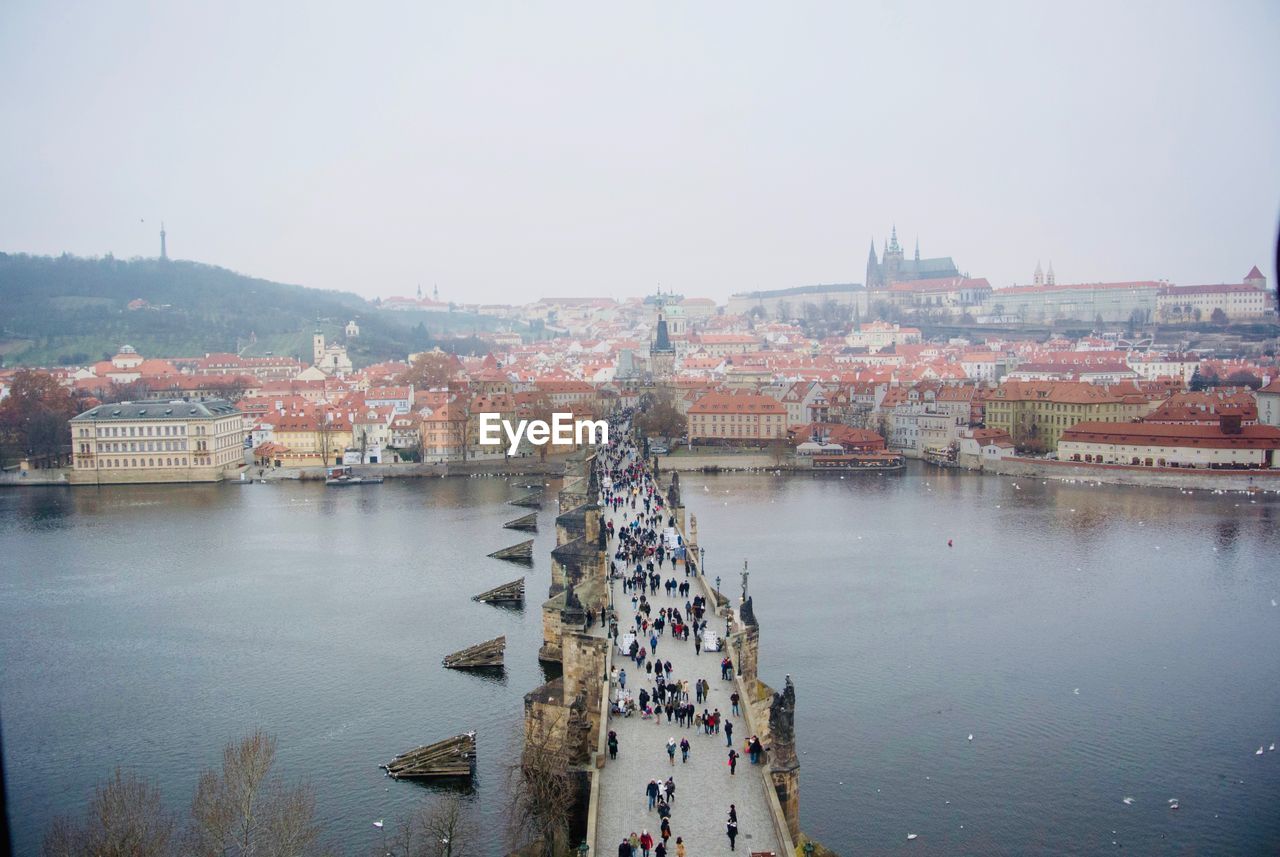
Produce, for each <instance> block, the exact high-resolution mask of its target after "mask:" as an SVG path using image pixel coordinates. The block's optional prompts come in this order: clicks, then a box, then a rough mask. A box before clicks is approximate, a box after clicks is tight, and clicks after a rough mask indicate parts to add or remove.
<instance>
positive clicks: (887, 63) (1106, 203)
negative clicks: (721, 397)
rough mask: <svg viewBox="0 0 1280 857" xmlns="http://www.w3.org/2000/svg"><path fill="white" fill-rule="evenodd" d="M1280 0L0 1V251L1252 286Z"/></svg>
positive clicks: (445, 288)
mask: <svg viewBox="0 0 1280 857" xmlns="http://www.w3.org/2000/svg"><path fill="white" fill-rule="evenodd" d="M1278 36H1280V5H1277V4H1275V3H1274V2H1232V3H1220V4H1211V3H1162V2H1161V3H1136V2H1134V3H1123V4H1110V3H1078V4H1068V5H1063V4H1054V5H1046V4H1029V3H1028V4H1023V3H981V4H973V3H966V4H950V3H898V2H885V3H869V4H856V5H855V4H846V3H806V4H801V5H796V6H785V5H778V4H764V3H747V4H744V3H703V4H695V5H691V6H672V5H661V4H659V5H640V6H636V5H631V6H626V7H619V6H608V5H605V6H601V5H599V4H585V3H584V4H564V3H559V4H509V5H508V4H484V5H476V4H466V3H456V4H408V3H406V4H398V5H392V4H378V5H376V6H375V7H374V8H372V9H370V8H365V7H363V6H353V5H350V4H316V3H302V2H295V3H272V4H259V3H248V2H244V3H219V4H196V3H165V4H155V3H143V2H117V3H110V4H80V5H71V4H61V5H58V6H55V7H51V6H50V5H49V4H47V3H42V2H32V0H10V2H8V3H5V4H3V6H2V7H0V79H3V80H4V81H5V86H3V87H0V115H3V116H4V120H5V127H6V131H7V133H5V134H4V135H3V136H2V137H0V199H3V201H4V202H3V205H0V250H3V251H5V252H27V253H38V254H58V253H62V252H69V253H73V254H77V255H86V256H94V255H101V254H106V253H108V252H110V253H113V254H115V255H116V256H117V257H121V258H128V257H133V256H153V255H156V254H157V252H158V238H157V234H158V231H159V228H160V223H161V221H162V220H163V221H164V222H165V225H166V227H167V230H168V236H169V238H168V240H169V244H168V251H169V254H170V255H171V256H172V257H175V258H181V259H194V260H199V261H203V262H208V263H212V264H217V265H222V266H225V267H229V268H232V269H235V270H238V271H242V272H245V273H248V274H252V275H255V276H260V277H265V278H269V279H274V280H279V281H284V282H293V283H301V284H304V285H308V286H316V287H323V288H336V289H346V290H351V291H355V292H357V293H359V294H361V295H364V296H367V297H374V296H387V295H394V294H411V293H413V290H414V289H415V288H416V286H418V285H419V284H420V285H421V286H422V287H423V288H424V289H430V288H432V287H433V286H438V287H439V289H440V294H441V296H442V298H443V299H446V300H466V301H491V302H511V303H520V302H524V301H527V300H532V299H534V298H536V297H538V296H540V295H552V294H555V295H588V294H607V295H613V296H618V297H621V296H626V295H637V294H642V293H649V292H652V291H653V289H654V288H655V286H656V285H657V284H661V285H662V287H663V288H664V289H667V288H669V289H673V290H676V291H678V292H682V293H685V294H690V295H699V296H705V297H711V298H715V299H717V300H721V301H723V300H724V299H725V298H726V297H727V296H728V295H729V294H730V293H732V292H737V291H744V290H749V289H759V288H783V287H788V286H796V285H802V284H807V283H818V282H828V283H829V282H861V281H862V279H863V271H864V267H865V264H866V259H867V250H868V244H869V242H870V241H871V240H872V239H874V240H875V242H876V247H877V249H880V248H881V247H882V246H883V243H882V242H883V241H884V239H885V238H887V237H888V233H889V230H890V228H891V227H892V226H893V225H894V224H896V225H897V229H898V237H899V240H900V241H901V242H902V244H903V246H904V247H905V248H906V252H907V253H908V254H910V253H912V251H913V249H914V246H915V243H916V240H917V238H918V240H919V245H920V250H921V253H922V254H923V255H925V256H951V257H953V258H954V259H955V261H956V264H957V266H958V267H959V269H960V270H961V271H962V272H968V273H971V274H972V275H973V276H975V277H987V278H988V279H989V280H990V282H991V284H992V285H993V286H995V287H997V288H999V287H1003V286H1008V285H1010V284H1012V283H1015V282H1017V283H1027V282H1030V280H1031V274H1032V270H1033V269H1034V267H1035V266H1036V263H1037V262H1038V261H1039V262H1042V263H1044V264H1048V263H1050V262H1052V264H1053V266H1054V268H1055V269H1056V272H1057V278H1058V281H1059V282H1063V283H1070V282H1082V281H1097V280H1110V281H1116V280H1131V279H1159V278H1167V279H1169V280H1173V281H1175V282H1178V283H1218V282H1239V280H1240V278H1241V277H1242V276H1243V275H1244V273H1245V272H1246V271H1247V270H1249V267H1250V266H1251V265H1255V264H1256V265H1258V266H1259V267H1260V269H1261V270H1263V271H1264V272H1265V273H1266V274H1267V276H1268V277H1270V278H1271V279H1272V281H1273V282H1274V277H1275V272H1274V270H1273V258H1274V242H1275V229H1276V223H1277V211H1278V209H1277V189H1278V188H1280V159H1277V158H1276V156H1275V153H1276V152H1278V151H1280V99H1278V98H1276V92H1275V82H1276V81H1277V80H1280V59H1278V58H1277V54H1276V52H1275V50H1274V48H1275V45H1276V44H1277V37H1278Z"/></svg>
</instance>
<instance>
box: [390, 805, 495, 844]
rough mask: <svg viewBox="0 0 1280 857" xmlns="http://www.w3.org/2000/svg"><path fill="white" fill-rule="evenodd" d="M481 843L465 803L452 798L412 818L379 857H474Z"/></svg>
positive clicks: (421, 809)
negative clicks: (477, 845) (384, 855)
mask: <svg viewBox="0 0 1280 857" xmlns="http://www.w3.org/2000/svg"><path fill="white" fill-rule="evenodd" d="M478 841H479V838H478V837H477V835H476V829H475V825H474V824H473V823H472V821H471V818H470V817H469V816H468V815H467V813H466V810H465V808H464V806H463V804H462V801H461V800H459V799H458V797H457V795H451V796H449V797H447V798H445V799H444V800H442V801H441V802H440V803H437V804H435V805H433V806H429V807H427V806H424V807H422V808H420V809H419V810H418V811H417V812H416V813H414V814H413V815H411V816H410V817H409V820H408V821H407V822H405V823H404V824H402V825H400V827H399V829H398V830H397V831H396V832H395V834H394V835H393V836H392V837H391V839H390V840H389V841H388V842H387V845H386V850H385V851H382V850H381V849H379V855H378V857H383V854H386V855H389V857H474V855H476V854H478V853H479V852H478V851H477V850H476V844H477V843H478Z"/></svg>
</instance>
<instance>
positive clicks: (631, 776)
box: [594, 458, 790, 857]
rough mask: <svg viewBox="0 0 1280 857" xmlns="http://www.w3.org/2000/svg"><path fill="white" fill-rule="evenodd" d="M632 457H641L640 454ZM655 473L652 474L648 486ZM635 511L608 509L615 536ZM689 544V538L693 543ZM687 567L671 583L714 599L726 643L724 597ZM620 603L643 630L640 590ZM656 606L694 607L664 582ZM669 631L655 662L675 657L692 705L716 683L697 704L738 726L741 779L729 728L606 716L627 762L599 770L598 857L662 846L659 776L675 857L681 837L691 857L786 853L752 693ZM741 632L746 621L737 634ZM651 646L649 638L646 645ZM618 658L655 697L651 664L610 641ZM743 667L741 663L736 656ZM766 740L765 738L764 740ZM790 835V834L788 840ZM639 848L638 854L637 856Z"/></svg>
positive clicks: (714, 659)
mask: <svg viewBox="0 0 1280 857" xmlns="http://www.w3.org/2000/svg"><path fill="white" fill-rule="evenodd" d="M631 460H634V458H632V459H631ZM650 478H651V477H650V476H649V474H648V473H647V472H646V480H649V479H650ZM634 515H635V513H634V512H633V511H632V510H630V509H629V508H627V507H626V506H625V505H624V507H623V508H622V509H620V510H617V511H614V510H611V509H610V510H609V511H607V512H606V519H607V520H611V521H612V522H613V525H614V528H615V531H617V530H620V529H621V528H623V527H625V526H626V525H627V523H628V516H630V518H634ZM685 542H686V544H688V539H687V538H686V539H685ZM616 549H617V540H616V536H615V537H613V538H611V539H610V541H609V555H610V556H611V557H612V555H613V553H614V551H616ZM689 571H690V569H689V568H688V567H687V566H686V565H685V563H683V562H680V563H678V564H677V567H676V568H675V570H674V571H673V570H672V568H671V566H670V564H669V563H668V564H667V565H665V566H664V568H663V571H662V575H663V579H664V580H667V579H670V578H672V577H673V576H674V577H675V579H676V580H677V581H678V582H679V581H684V580H688V581H689V582H690V583H691V585H692V590H691V593H690V596H689V599H692V597H693V596H694V595H703V596H704V597H705V598H706V599H707V604H708V607H709V609H708V616H709V626H708V627H709V628H710V629H711V630H713V631H715V632H716V633H717V634H718V635H719V636H720V637H722V638H724V639H726V640H727V639H728V638H729V634H728V633H726V631H727V630H729V629H727V628H726V621H727V620H726V619H725V618H721V616H720V614H719V611H717V610H716V609H715V608H716V604H717V599H716V597H715V595H714V593H713V592H712V591H711V589H710V587H709V586H708V584H707V582H706V581H705V579H704V578H703V577H701V576H699V575H698V574H697V573H696V571H695V572H694V573H692V574H689V573H688V572H689ZM613 586H614V595H613V597H614V604H615V607H616V612H617V616H618V623H619V627H620V629H621V630H622V633H623V634H624V635H625V633H626V632H627V631H628V630H632V629H634V628H635V619H634V617H635V610H634V609H633V606H632V597H633V596H638V594H639V593H638V592H637V591H635V590H632V591H628V592H626V593H623V592H622V586H621V582H620V581H619V582H615V583H614V584H613ZM646 597H647V598H648V600H649V603H650V604H651V605H652V607H653V614H652V615H653V616H654V617H656V616H657V615H658V613H657V611H658V610H659V609H660V608H664V607H668V608H669V607H675V608H678V609H679V610H680V612H681V613H682V614H685V615H687V611H686V610H685V602H686V599H685V598H684V597H679V596H677V597H668V596H667V595H666V593H665V591H664V589H663V588H662V587H661V586H660V587H658V590H657V592H656V593H646ZM666 630H667V633H665V634H664V635H660V636H659V637H658V646H657V649H656V651H655V652H654V656H655V657H658V658H661V659H662V660H664V661H670V662H671V666H672V676H673V679H674V680H677V681H679V680H687V681H688V682H689V685H690V688H691V690H690V701H691V702H695V703H696V696H695V694H694V692H693V690H692V686H693V683H694V682H695V681H697V680H698V679H706V680H707V682H709V684H710V694H709V698H708V699H707V700H705V701H704V702H703V703H701V704H697V706H696V710H697V712H698V713H701V712H702V711H703V709H706V710H708V711H714V710H716V709H719V711H720V713H721V715H722V716H723V718H724V722H725V723H732V724H733V742H732V743H733V749H735V750H737V752H738V753H739V756H740V758H739V759H738V765H737V773H736V774H734V775H731V774H730V772H729V765H728V753H729V747H728V746H727V743H726V733H725V731H724V729H723V727H722V729H721V731H720V732H719V733H712V734H705V732H704V731H703V729H702V728H701V727H694V726H692V725H689V726H685V727H682V726H679V725H678V724H677V723H676V721H675V720H674V719H672V720H671V721H667V719H666V715H665V714H663V715H661V716H658V715H655V716H654V717H653V718H652V719H649V720H646V719H644V718H643V717H642V716H641V714H640V713H639V712H636V713H634V714H632V715H631V716H630V717H624V716H621V715H612V716H610V717H608V718H607V721H606V723H605V726H604V729H603V731H604V732H605V733H607V732H608V731H609V730H613V731H614V732H616V733H617V736H618V758H617V759H608V758H607V756H606V759H605V760H604V766H603V768H602V769H600V770H599V771H598V772H597V777H598V783H599V785H598V789H599V791H598V795H597V796H596V800H597V806H596V819H595V837H594V838H595V843H594V846H595V851H594V853H596V854H599V855H608V857H612V855H614V854H617V853H618V846H619V843H621V842H622V841H623V840H624V839H626V838H628V837H629V836H630V835H631V834H632V833H636V834H640V833H642V832H643V831H645V830H647V831H648V832H649V833H650V835H652V836H653V839H654V842H655V844H656V843H658V842H661V841H662V839H661V837H660V835H659V830H660V828H661V820H660V818H659V816H658V813H657V811H656V810H650V809H649V808H648V798H647V796H646V793H645V787H646V786H647V785H648V784H649V782H650V780H658V781H659V782H663V781H665V780H666V779H667V778H668V777H671V778H673V781H674V784H675V798H674V800H673V801H672V802H671V821H670V823H671V834H672V835H671V838H670V839H669V840H668V842H667V853H668V854H670V855H673V857H674V855H675V854H676V838H677V837H680V838H681V839H683V840H684V846H685V849H686V852H687V854H688V855H689V857H712V855H722V854H723V855H727V854H731V853H734V854H736V853H742V854H750V853H751V852H759V851H763V852H773V853H775V854H778V855H783V854H786V853H787V848H788V847H789V846H790V842H789V841H788V842H786V844H785V845H784V842H783V840H782V838H781V836H785V835H786V834H785V833H782V834H781V836H780V831H779V830H778V819H779V817H780V815H781V810H780V809H779V806H778V803H777V798H776V796H772V801H771V799H770V798H771V795H770V793H769V792H770V791H772V788H771V787H768V786H766V781H767V776H768V775H767V773H766V772H765V770H764V769H765V763H763V762H762V763H761V765H758V766H753V765H752V764H751V762H750V757H749V756H748V755H747V753H746V749H745V747H744V744H745V742H746V740H747V739H748V738H750V737H751V736H752V734H755V733H753V731H752V729H751V726H750V725H749V722H748V719H747V717H746V716H744V715H743V714H734V713H733V711H732V704H731V702H730V695H731V694H732V693H734V692H735V691H737V692H738V693H739V694H744V688H743V685H742V684H741V683H740V681H736V680H733V679H728V680H726V679H722V678H721V670H720V661H721V659H722V658H723V657H724V656H725V654H726V653H725V652H715V651H713V652H708V651H703V652H702V653H701V654H697V653H696V652H695V648H694V641H693V637H692V636H690V638H689V639H688V640H684V641H678V640H675V639H674V638H673V637H672V636H671V634H670V633H669V631H670V629H669V628H668V629H666ZM733 630H738V631H741V625H740V623H739V624H738V625H737V626H736V627H735V628H734V629H733ZM646 636H647V635H646ZM642 645H644V646H645V647H646V648H648V647H649V645H650V644H649V640H648V639H645V640H644V641H643V642H642ZM610 660H611V662H612V665H613V666H614V667H616V668H617V670H619V671H621V670H623V669H625V670H626V687H627V689H628V690H630V691H632V693H634V694H638V693H639V692H640V689H641V688H648V689H649V692H650V693H652V692H653V683H654V682H653V677H652V676H651V675H650V676H646V673H645V671H644V668H643V667H637V666H636V665H635V664H634V663H633V662H632V661H631V660H630V659H629V658H628V657H626V655H625V654H622V653H621V652H619V651H618V649H617V647H616V645H613V644H611V655H610ZM734 666H735V669H736V667H737V666H738V665H737V663H736V660H735V664H734ZM617 687H618V682H617V681H616V680H615V681H613V682H611V683H610V687H609V698H610V699H611V700H612V699H614V698H615V694H616V692H617ZM740 710H741V711H744V712H745V710H746V700H745V698H744V699H743V700H742V706H741V708H740ZM762 737H763V736H762ZM671 738H674V739H675V741H676V744H677V745H679V743H680V740H681V739H682V738H685V739H688V741H689V743H690V744H691V745H692V746H691V749H690V752H689V760H688V762H682V761H681V754H680V751H679V748H678V746H677V750H676V754H675V762H674V764H672V762H671V761H670V759H669V757H668V755H667V751H666V747H667V742H668V740H669V739H671ZM731 804H732V805H733V806H734V807H735V809H736V811H737V819H738V836H737V843H736V849H735V850H733V851H731V850H730V847H729V839H728V837H727V835H726V832H725V828H726V823H727V821H728V817H729V807H730V805H731ZM788 839H789V838H788ZM638 854H639V852H637V857H638Z"/></svg>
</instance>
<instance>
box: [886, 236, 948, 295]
mask: <svg viewBox="0 0 1280 857" xmlns="http://www.w3.org/2000/svg"><path fill="white" fill-rule="evenodd" d="M958 276H960V271H959V270H958V269H957V268H956V263H955V262H953V261H952V260H951V257H950V256H939V257H938V258H936V259H921V258H920V241H919V240H917V241H916V253H915V258H913V259H907V258H905V254H903V252H902V247H901V246H900V245H899V244H898V227H897V226H894V227H893V234H892V235H891V237H890V238H889V240H888V241H886V242H885V245H884V253H883V255H882V256H881V257H880V259H879V260H877V259H876V242H875V239H872V241H871V253H870V255H869V256H868V257H867V280H866V286H867V288H868V289H887V288H889V286H891V285H893V284H894V283H907V282H911V281H913V280H934V279H940V278H945V277H958Z"/></svg>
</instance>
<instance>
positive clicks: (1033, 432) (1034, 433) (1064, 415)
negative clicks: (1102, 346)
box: [985, 381, 1154, 452]
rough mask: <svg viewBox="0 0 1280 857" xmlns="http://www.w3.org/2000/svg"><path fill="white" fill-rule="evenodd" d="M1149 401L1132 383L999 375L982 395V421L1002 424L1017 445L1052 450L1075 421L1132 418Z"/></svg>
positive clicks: (1124, 420) (994, 425) (1149, 404)
mask: <svg viewBox="0 0 1280 857" xmlns="http://www.w3.org/2000/svg"><path fill="white" fill-rule="evenodd" d="M1153 407H1154V403H1153V402H1151V401H1149V400H1148V399H1147V397H1146V396H1144V395H1142V393H1141V392H1140V391H1139V390H1138V388H1137V387H1135V386H1134V385H1132V384H1115V385H1111V386H1103V385H1100V384H1088V383H1085V382H1083V381H1005V382H1004V383H1003V384H1001V385H1000V386H999V387H997V388H996V389H995V391H993V392H992V393H991V395H990V396H989V397H988V398H987V400H986V419H985V423H986V426H987V428H993V429H1003V430H1004V431H1005V432H1007V433H1008V434H1009V437H1011V438H1012V439H1013V442H1014V444H1015V445H1017V446H1018V447H1020V448H1022V449H1031V450H1035V451H1043V452H1053V451H1055V450H1057V448H1058V440H1059V439H1060V438H1061V437H1062V433H1063V432H1064V431H1066V430H1067V429H1069V428H1071V427H1072V426H1074V425H1075V424H1076V423H1082V422H1106V423H1127V422H1132V421H1133V420H1136V419H1140V418H1141V417H1144V416H1146V415H1147V414H1148V413H1149V412H1150V411H1151V410H1152V408H1153Z"/></svg>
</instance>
